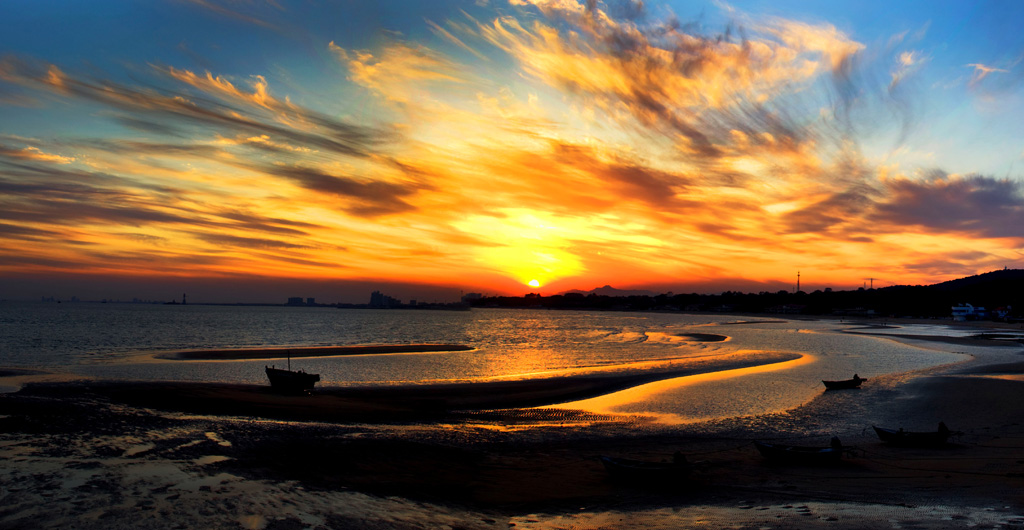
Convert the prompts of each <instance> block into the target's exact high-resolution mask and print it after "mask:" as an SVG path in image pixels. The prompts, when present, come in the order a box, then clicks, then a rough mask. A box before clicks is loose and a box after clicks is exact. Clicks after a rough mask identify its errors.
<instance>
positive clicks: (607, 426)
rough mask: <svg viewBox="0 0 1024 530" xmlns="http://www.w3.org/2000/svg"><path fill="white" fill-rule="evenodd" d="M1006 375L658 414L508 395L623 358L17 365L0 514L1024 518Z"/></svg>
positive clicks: (1010, 374)
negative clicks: (126, 370) (249, 369)
mask: <svg viewBox="0 0 1024 530" xmlns="http://www.w3.org/2000/svg"><path fill="white" fill-rule="evenodd" d="M1010 351H1011V352H1015V351H1016V350H1010ZM785 358H788V357H786V356H778V357H776V358H775V359H776V360H784V359H785ZM1011 358H1012V356H1011ZM767 359H768V357H766V358H765V359H761V360H762V361H764V360H767ZM1020 374H1024V362H1016V361H1011V362H1002V363H999V364H997V365H990V366H985V365H981V364H979V363H966V364H963V365H958V366H954V367H946V368H939V369H932V370H927V371H924V372H920V373H917V374H910V375H906V374H904V375H900V376H892V377H882V378H873V379H872V380H871V381H870V384H868V385H865V387H864V388H863V389H861V390H859V391H841V392H822V394H821V395H820V396H819V397H817V398H816V399H814V400H813V401H812V402H810V403H808V404H806V405H804V406H802V407H799V408H798V409H796V410H793V411H790V412H787V413H783V414H771V415H766V416H764V417H758V418H741V419H734V420H728V421H719V422H707V423H701V424H693V425H684V426H672V427H668V426H659V425H656V424H653V423H652V422H650V421H649V420H646V419H644V418H636V417H633V418H631V417H599V416H594V415H589V414H586V413H582V412H573V411H563V410H555V409H534V408H525V407H530V406H535V405H539V404H543V403H547V402H559V401H565V400H567V399H577V398H579V397H583V396H587V395H593V394H595V393H602V392H606V391H609V390H612V389H615V388H620V387H623V386H629V385H633V384H638V383H640V382H644V380H643V377H649V376H642V377H640V378H638V376H635V375H623V376H604V377H589V378H560V379H549V380H542V381H529V382H511V381H510V382H495V383H484V384H473V385H447V386H431V387H401V388H390V389H379V388H377V389H338V390H336V391H332V392H319V393H317V394H316V395H312V396H281V395H277V394H273V393H271V392H269V390H268V389H267V388H265V387H258V386H244V385H202V384H180V383H179V384H174V383H161V384H151V383H145V384H138V383H135V384H128V383H104V382H95V381H93V382H78V383H59V384H53V383H51V384H39V385H30V386H28V387H26V388H25V389H24V390H22V391H21V392H19V393H17V394H5V395H2V396H0V415H2V416H0V460H2V462H3V464H4V465H3V468H2V470H0V485H2V490H0V527H2V528H5V529H6V528H12V529H13V528H39V527H46V528H55V527H61V528H69V527H75V528H197V527H203V528H269V529H283V528H462V529H468V528H501V529H507V528H545V529H555V528H651V529H656V528H690V527H706V528H725V527H728V528H843V529H846V528H957V527H968V526H971V527H975V528H996V527H1024V498H1022V497H1024V490H1022V486H1024V382H1021V381H1016V380H1013V378H1014V377H1017V376H1019V375H1020ZM668 375H678V374H659V377H666V376H668ZM1000 377H1002V379H1000ZM939 421H945V422H946V423H947V424H948V425H949V426H950V427H952V428H954V429H956V430H961V431H964V434H963V435H962V436H960V437H958V438H957V439H956V440H955V442H956V443H955V444H953V445H952V446H950V447H948V448H943V449H900V448H892V447H887V446H884V445H882V444H881V443H879V442H878V440H877V438H875V436H874V434H873V433H872V432H871V429H870V427H871V425H873V424H875V425H885V426H894V427H900V426H902V427H905V428H907V429H908V430H927V429H933V428H934V427H935V426H936V425H937V423H938V422H939ZM832 435H837V436H839V437H840V438H841V439H842V440H843V442H844V443H845V444H846V445H851V446H855V447H857V450H856V451H855V454H854V457H853V458H850V459H847V460H845V461H844V462H843V463H842V464H840V465H838V466H834V467H825V468H820V467H807V466H780V465H773V464H769V463H766V462H765V461H764V460H763V459H762V458H761V457H760V456H759V455H758V454H757V452H756V451H755V449H754V447H753V446H752V441H753V440H755V439H762V440H776V441H780V442H790V443H803V444H822V445H824V444H825V443H827V440H828V438H829V437H830V436H832ZM677 450H680V451H683V452H684V453H686V454H687V455H689V459H690V460H691V461H694V462H698V464H697V466H696V469H695V470H694V472H693V473H692V474H691V476H690V477H689V478H688V479H686V480H685V481H681V482H680V483H678V484H671V485H657V484H622V483H616V482H614V481H611V480H610V479H609V478H608V476H607V474H606V473H605V471H604V470H603V469H602V467H601V465H600V464H599V462H598V461H597V460H596V457H597V456H599V455H603V454H607V455H616V456H630V457H635V458H642V459H650V460H659V459H666V458H669V457H670V455H671V454H672V453H673V452H674V451H677Z"/></svg>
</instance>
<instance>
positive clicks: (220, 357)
mask: <svg viewBox="0 0 1024 530" xmlns="http://www.w3.org/2000/svg"><path fill="white" fill-rule="evenodd" d="M472 349H473V347H472V346H467V345H465V344H370V345H357V346H317V347H312V348H239V349H232V350H187V351H177V352H164V353H157V354H156V355H154V357H155V358H157V359H170V360H176V361H246V360H258V359H283V358H285V357H289V356H290V357H297V358H298V357H336V356H341V355H383V354H391V353H440V352H453V351H470V350H472Z"/></svg>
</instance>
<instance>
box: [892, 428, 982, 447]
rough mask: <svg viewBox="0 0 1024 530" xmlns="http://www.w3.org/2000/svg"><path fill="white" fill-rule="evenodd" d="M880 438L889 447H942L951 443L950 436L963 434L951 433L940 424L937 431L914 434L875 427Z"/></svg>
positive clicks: (958, 432)
mask: <svg viewBox="0 0 1024 530" xmlns="http://www.w3.org/2000/svg"><path fill="white" fill-rule="evenodd" d="M872 428H873V429H875V433H876V434H878V438H879V439H880V440H882V441H883V442H885V443H887V444H889V445H895V446H899V447H941V446H943V445H946V444H947V443H948V442H949V437H950V436H955V435H959V434H963V433H962V432H960V431H951V430H949V427H946V424H945V423H943V422H939V429H938V430H937V431H926V432H913V431H904V430H903V429H885V428H882V427H874V426H872Z"/></svg>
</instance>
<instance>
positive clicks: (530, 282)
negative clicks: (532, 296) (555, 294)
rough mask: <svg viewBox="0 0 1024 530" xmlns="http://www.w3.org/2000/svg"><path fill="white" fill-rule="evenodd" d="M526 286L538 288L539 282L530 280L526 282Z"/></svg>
mask: <svg viewBox="0 0 1024 530" xmlns="http://www.w3.org/2000/svg"><path fill="white" fill-rule="evenodd" d="M526 285H529V286H530V287H540V282H538V281H537V280H530V281H529V282H526Z"/></svg>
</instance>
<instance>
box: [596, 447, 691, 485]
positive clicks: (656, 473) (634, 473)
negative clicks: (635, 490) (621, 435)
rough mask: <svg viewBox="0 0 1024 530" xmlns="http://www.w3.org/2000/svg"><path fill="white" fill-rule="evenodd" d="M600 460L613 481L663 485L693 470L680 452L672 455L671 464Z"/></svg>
mask: <svg viewBox="0 0 1024 530" xmlns="http://www.w3.org/2000/svg"><path fill="white" fill-rule="evenodd" d="M600 459H601V463H602V464H604V468H605V470H606V471H608V475H609V476H610V477H611V478H612V479H615V480H621V481H631V482H641V481H645V482H658V483H661V484H663V483H665V482H670V481H673V480H676V479H679V478H682V477H684V476H686V475H687V474H688V473H689V472H690V469H691V466H690V464H689V463H688V462H687V461H686V456H684V455H683V454H682V453H680V452H676V454H674V455H672V461H671V462H650V461H647V460H633V459H631V458H617V457H613V456H602V457H600Z"/></svg>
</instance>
